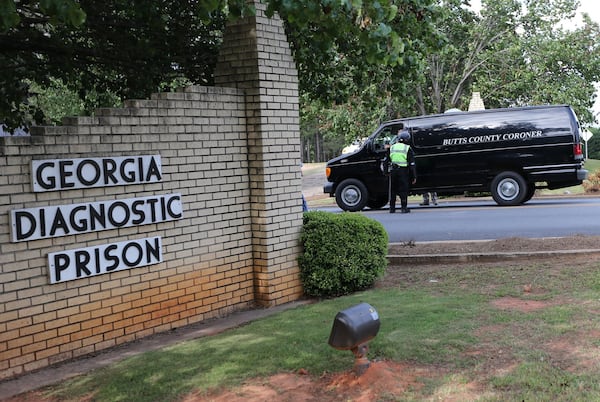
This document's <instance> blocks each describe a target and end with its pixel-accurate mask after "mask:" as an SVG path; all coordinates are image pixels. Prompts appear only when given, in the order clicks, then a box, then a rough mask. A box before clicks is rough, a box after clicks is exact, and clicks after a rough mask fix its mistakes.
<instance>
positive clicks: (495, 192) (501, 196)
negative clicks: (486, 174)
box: [491, 172, 529, 205]
mask: <svg viewBox="0 0 600 402" xmlns="http://www.w3.org/2000/svg"><path fill="white" fill-rule="evenodd" d="M527 187H528V186H527V182H526V181H525V179H523V177H522V176H521V175H520V174H518V173H515V172H502V173H499V174H498V175H497V176H496V177H494V180H492V188H491V191H492V197H493V198H494V201H496V204H498V205H519V204H521V203H522V202H523V200H524V199H525V197H526V196H527V194H529V192H528V189H527Z"/></svg>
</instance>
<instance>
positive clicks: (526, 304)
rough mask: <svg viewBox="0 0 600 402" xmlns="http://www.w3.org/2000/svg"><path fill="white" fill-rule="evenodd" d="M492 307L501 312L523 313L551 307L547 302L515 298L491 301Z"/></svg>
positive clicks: (507, 297)
mask: <svg viewBox="0 0 600 402" xmlns="http://www.w3.org/2000/svg"><path fill="white" fill-rule="evenodd" d="M492 305H493V306H494V307H496V308H499V309H501V310H517V311H521V312H523V313H529V312H531V311H536V310H540V309H543V308H546V307H548V306H550V305H551V303H550V302H548V301H539V300H526V299H519V298H517V297H510V296H506V297H501V298H499V299H496V300H492Z"/></svg>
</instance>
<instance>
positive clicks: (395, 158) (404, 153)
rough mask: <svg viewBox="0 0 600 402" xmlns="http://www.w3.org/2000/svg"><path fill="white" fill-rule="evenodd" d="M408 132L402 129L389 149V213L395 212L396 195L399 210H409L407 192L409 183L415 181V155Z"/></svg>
mask: <svg viewBox="0 0 600 402" xmlns="http://www.w3.org/2000/svg"><path fill="white" fill-rule="evenodd" d="M409 143H410V134H409V133H408V131H406V130H402V131H401V132H399V133H398V135H397V137H396V143H394V144H393V145H392V146H391V147H390V149H389V151H390V156H389V161H390V164H391V166H390V213H391V214H393V213H394V212H396V196H397V195H399V196H400V206H401V210H400V211H401V212H402V213H403V214H405V213H408V212H410V209H408V192H409V190H410V185H411V183H412V184H415V183H416V182H417V167H416V165H415V155H414V152H413V150H412V149H411V147H410V145H409Z"/></svg>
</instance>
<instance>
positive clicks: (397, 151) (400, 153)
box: [390, 142, 410, 167]
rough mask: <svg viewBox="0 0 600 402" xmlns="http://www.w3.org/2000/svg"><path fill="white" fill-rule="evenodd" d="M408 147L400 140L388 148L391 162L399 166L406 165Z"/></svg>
mask: <svg viewBox="0 0 600 402" xmlns="http://www.w3.org/2000/svg"><path fill="white" fill-rule="evenodd" d="M409 149H410V147H409V146H408V145H407V144H404V143H402V142H397V143H395V144H394V145H392V147H391V148H390V159H391V160H392V163H394V164H396V165H398V166H400V167H407V166H408V150H409Z"/></svg>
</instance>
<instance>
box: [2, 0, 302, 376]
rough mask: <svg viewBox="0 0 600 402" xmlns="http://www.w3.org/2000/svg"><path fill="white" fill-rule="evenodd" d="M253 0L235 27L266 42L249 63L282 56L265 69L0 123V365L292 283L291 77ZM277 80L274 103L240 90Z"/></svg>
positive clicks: (274, 28)
mask: <svg viewBox="0 0 600 402" xmlns="http://www.w3.org/2000/svg"><path fill="white" fill-rule="evenodd" d="M258 7H259V10H258V13H257V16H256V17H252V18H249V19H246V20H242V21H238V22H236V27H235V30H236V32H238V34H240V32H241V34H242V35H243V32H244V30H245V31H247V32H250V31H255V32H256V35H255V36H253V38H254V39H253V42H252V46H255V47H261V48H262V45H261V43H262V42H263V41H269V43H271V44H273V43H277V46H274V47H272V48H271V49H270V50H268V51H261V52H258V51H255V52H254V56H253V58H252V59H251V60H250V61H249V60H248V56H247V55H244V56H243V58H244V60H245V62H246V63H250V64H249V65H250V66H255V67H256V68H257V71H258V70H260V69H261V68H263V66H265V65H267V66H268V65H270V64H272V62H273V60H277V63H281V61H282V60H286V61H285V63H286V64H285V65H286V68H285V69H283V70H278V72H277V74H275V75H269V77H268V80H267V81H264V80H261V79H255V78H256V77H255V78H253V79H248V78H243V79H242V80H241V81H239V82H233V81H232V82H231V85H230V86H229V87H228V86H226V85H227V84H226V83H222V84H221V85H223V87H219V88H208V87H198V86H193V87H188V88H185V89H184V90H181V91H179V92H175V93H161V94H155V95H153V96H152V98H151V99H148V100H133V101H127V102H126V104H125V105H124V107H123V108H119V109H102V110H98V111H97V113H96V115H95V116H94V117H77V118H69V119H66V121H65V122H64V125H63V126H60V127H35V128H33V130H32V135H31V136H30V137H0V279H1V280H0V300H1V302H0V373H1V374H0V379H3V378H10V377H13V376H16V375H19V374H22V373H25V372H28V371H31V370H35V369H38V368H42V367H45V366H48V365H51V364H53V363H57V362H60V361H64V360H68V359H71V358H74V357H77V356H82V355H85V354H88V353H92V352H97V351H100V350H102V349H105V348H109V347H112V346H116V345H118V344H122V343H124V342H128V341H133V340H135V339H138V338H141V337H144V336H148V335H151V334H154V333H157V332H161V331H166V330H169V329H172V328H175V327H180V326H183V325H187V324H191V323H194V322H199V321H202V320H205V319H208V318H211V317H216V316H220V315H225V314H229V313H231V312H233V311H235V310H240V309H246V308H250V307H252V306H254V305H256V304H260V305H266V306H268V305H276V304H281V303H285V302H288V301H292V300H295V299H297V298H298V297H300V295H301V294H302V289H301V285H300V281H299V273H298V267H297V256H298V253H299V244H298V238H299V233H300V227H301V224H302V206H301V196H300V193H301V176H300V166H299V156H300V139H299V130H298V100H297V78H296V72H295V68H294V66H293V63H292V62H291V56H290V53H289V48H288V47H287V43H286V42H285V35H284V34H283V29H282V28H281V22H280V21H279V20H278V19H272V20H270V19H266V18H265V17H264V15H263V10H262V9H261V7H262V6H261V5H258ZM273 32H275V34H274V33H273ZM282 49H283V50H282ZM235 51H236V50H235V49H231V48H230V49H229V50H228V51H227V52H228V54H229V56H228V57H231V55H232V54H233V53H232V52H234V53H235ZM239 51H240V52H241V51H242V49H241V48H240V50H239ZM241 57H242V56H240V58H241ZM220 69H221V70H220V71H224V73H222V75H226V76H232V73H231V72H232V71H233V70H235V66H231V65H227V63H224V62H223V58H222V62H221V65H220ZM240 82H247V83H248V84H247V85H240V84H239V83H240ZM235 87H237V88H235ZM263 87H265V88H267V89H265V90H264V91H262V90H261V89H260V88H263ZM274 87H275V88H277V91H279V92H278V93H279V95H278V97H277V99H278V101H277V102H278V103H279V105H278V106H277V107H271V109H270V110H269V108H268V107H267V108H264V110H263V109H261V107H260V105H261V103H262V101H261V99H260V98H258V99H257V98H253V97H251V96H249V94H250V93H266V94H267V96H269V97H270V96H273V95H274V94H273V93H270V94H269V91H272V89H273V88H274ZM249 98H252V100H251V101H250V102H249ZM263 100H264V99H263ZM249 105H250V106H249ZM263 106H264V105H263ZM272 106H273V105H272ZM282 111H283V112H282Z"/></svg>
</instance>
